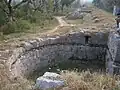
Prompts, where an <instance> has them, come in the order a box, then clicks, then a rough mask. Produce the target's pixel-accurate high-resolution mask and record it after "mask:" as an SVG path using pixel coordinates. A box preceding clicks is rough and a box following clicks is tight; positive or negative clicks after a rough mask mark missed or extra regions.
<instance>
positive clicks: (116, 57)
mask: <svg viewBox="0 0 120 90" xmlns="http://www.w3.org/2000/svg"><path fill="white" fill-rule="evenodd" d="M106 68H107V72H108V73H109V74H120V35H119V34H118V33H115V32H111V34H110V35H109V41H108V51H107V57H106Z"/></svg>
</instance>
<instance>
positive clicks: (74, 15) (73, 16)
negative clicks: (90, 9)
mask: <svg viewBox="0 0 120 90" xmlns="http://www.w3.org/2000/svg"><path fill="white" fill-rule="evenodd" d="M83 16H84V13H82V12H81V11H80V10H76V11H74V12H72V13H69V14H68V15H67V16H66V18H67V19H83Z"/></svg>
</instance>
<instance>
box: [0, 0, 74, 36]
mask: <svg viewBox="0 0 120 90" xmlns="http://www.w3.org/2000/svg"><path fill="white" fill-rule="evenodd" d="M72 2H74V0H21V1H17V0H1V1H0V32H3V34H9V33H14V32H15V33H16V32H22V31H24V30H26V29H30V26H31V24H33V23H35V24H37V25H41V26H44V24H45V23H44V22H45V21H46V20H48V21H49V22H50V21H51V20H52V19H53V16H54V14H56V13H59V12H60V11H61V8H60V7H61V6H62V9H63V8H64V6H70V5H71V4H72Z"/></svg>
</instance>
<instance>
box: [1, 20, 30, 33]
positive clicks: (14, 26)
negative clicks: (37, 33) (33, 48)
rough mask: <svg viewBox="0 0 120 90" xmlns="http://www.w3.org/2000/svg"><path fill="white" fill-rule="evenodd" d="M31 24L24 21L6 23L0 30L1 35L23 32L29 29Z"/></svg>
mask: <svg viewBox="0 0 120 90" xmlns="http://www.w3.org/2000/svg"><path fill="white" fill-rule="evenodd" d="M30 27H31V24H30V23H29V22H28V21H26V20H20V19H19V20H17V21H15V22H8V23H7V24H5V25H4V26H2V28H1V32H3V34H10V33H17V32H24V31H25V30H27V29H30Z"/></svg>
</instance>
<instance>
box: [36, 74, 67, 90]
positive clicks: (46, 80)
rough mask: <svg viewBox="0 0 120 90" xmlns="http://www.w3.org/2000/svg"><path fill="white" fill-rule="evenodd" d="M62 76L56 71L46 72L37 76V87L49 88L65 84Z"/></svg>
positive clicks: (39, 88)
mask: <svg viewBox="0 0 120 90" xmlns="http://www.w3.org/2000/svg"><path fill="white" fill-rule="evenodd" d="M64 84H65V83H64V81H63V80H62V78H61V76H60V75H59V74H56V73H51V72H46V73H45V74H44V75H43V76H41V77H39V78H37V80H36V85H35V88H37V89H38V90H41V89H42V90H48V89H51V88H59V87H62V86H64Z"/></svg>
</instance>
